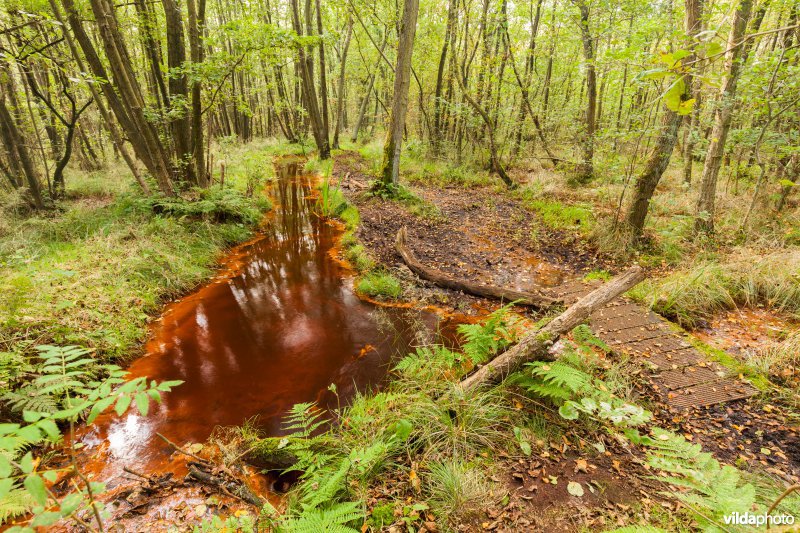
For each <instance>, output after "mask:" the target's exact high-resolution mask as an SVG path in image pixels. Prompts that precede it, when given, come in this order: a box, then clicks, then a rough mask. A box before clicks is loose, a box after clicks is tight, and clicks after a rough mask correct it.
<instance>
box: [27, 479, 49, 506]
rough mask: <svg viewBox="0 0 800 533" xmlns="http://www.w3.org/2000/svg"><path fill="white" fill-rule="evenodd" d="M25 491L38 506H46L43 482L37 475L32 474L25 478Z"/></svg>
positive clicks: (45, 491)
mask: <svg viewBox="0 0 800 533" xmlns="http://www.w3.org/2000/svg"><path fill="white" fill-rule="evenodd" d="M24 485H25V489H26V490H27V491H28V493H29V494H30V495H31V497H32V498H33V499H34V501H36V503H38V504H39V505H47V488H46V487H45V485H44V480H43V479H42V478H41V477H39V475H38V474H33V475H30V476H28V477H26V478H25V483H24Z"/></svg>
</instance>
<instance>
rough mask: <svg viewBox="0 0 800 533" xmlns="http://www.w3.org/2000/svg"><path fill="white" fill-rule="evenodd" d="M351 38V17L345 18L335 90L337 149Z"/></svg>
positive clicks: (334, 138) (334, 140) (342, 118)
mask: <svg viewBox="0 0 800 533" xmlns="http://www.w3.org/2000/svg"><path fill="white" fill-rule="evenodd" d="M352 36H353V17H352V15H350V16H348V17H347V35H346V36H345V38H344V44H343V45H342V64H341V66H340V68H339V85H338V88H337V93H338V94H337V97H336V129H334V131H333V148H334V149H338V148H339V132H340V131H341V130H342V122H343V120H344V116H343V115H344V102H345V97H344V89H345V86H344V82H345V67H346V66H347V50H348V49H349V48H350V38H351V37H352Z"/></svg>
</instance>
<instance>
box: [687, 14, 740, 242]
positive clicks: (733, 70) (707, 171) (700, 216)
mask: <svg viewBox="0 0 800 533" xmlns="http://www.w3.org/2000/svg"><path fill="white" fill-rule="evenodd" d="M752 7H753V0H741V3H740V4H739V7H738V9H737V10H736V14H735V15H734V17H733V26H732V28H731V33H730V35H729V37H728V52H727V53H726V57H725V65H726V71H727V73H726V75H725V80H724V81H723V83H722V89H721V91H720V96H719V101H718V102H717V107H716V109H715V110H714V127H713V129H712V131H711V142H710V144H709V145H708V151H707V152H706V161H705V165H704V166H703V175H702V178H701V181H700V196H699V198H698V199H697V208H696V217H697V218H695V226H694V227H695V231H696V232H702V233H706V234H710V233H713V232H714V206H715V196H716V193H717V178H718V177H719V169H720V165H721V164H722V156H723V155H724V153H725V142H726V140H727V138H728V131H729V130H730V127H731V119H732V117H733V107H734V104H735V103H736V84H737V82H738V81H739V74H740V73H741V69H742V64H741V61H740V58H741V56H742V45H741V44H740V41H741V40H742V38H743V37H744V34H745V31H746V30H747V22H748V20H749V19H750V11H751V9H752Z"/></svg>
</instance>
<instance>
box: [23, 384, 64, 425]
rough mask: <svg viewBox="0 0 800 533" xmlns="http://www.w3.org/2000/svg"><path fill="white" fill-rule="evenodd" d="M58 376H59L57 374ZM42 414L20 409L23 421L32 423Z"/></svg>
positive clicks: (42, 414)
mask: <svg viewBox="0 0 800 533" xmlns="http://www.w3.org/2000/svg"><path fill="white" fill-rule="evenodd" d="M58 377H60V376H58ZM43 416H44V413H37V412H35V411H22V419H23V420H24V421H25V422H28V423H33V422H36V421H37V420H39V419H40V418H42V417H43Z"/></svg>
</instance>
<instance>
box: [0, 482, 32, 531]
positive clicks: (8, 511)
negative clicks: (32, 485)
mask: <svg viewBox="0 0 800 533" xmlns="http://www.w3.org/2000/svg"><path fill="white" fill-rule="evenodd" d="M34 505H35V502H34V501H33V498H32V497H31V495H30V494H28V492H27V491H25V490H23V489H21V488H16V487H15V488H12V489H11V490H9V491H8V492H7V493H6V494H5V496H3V497H2V498H0V524H4V523H5V522H6V521H7V520H10V519H12V518H16V517H18V516H21V515H24V514H27V513H29V512H30V510H31V509H32V508H33V507H34Z"/></svg>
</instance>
